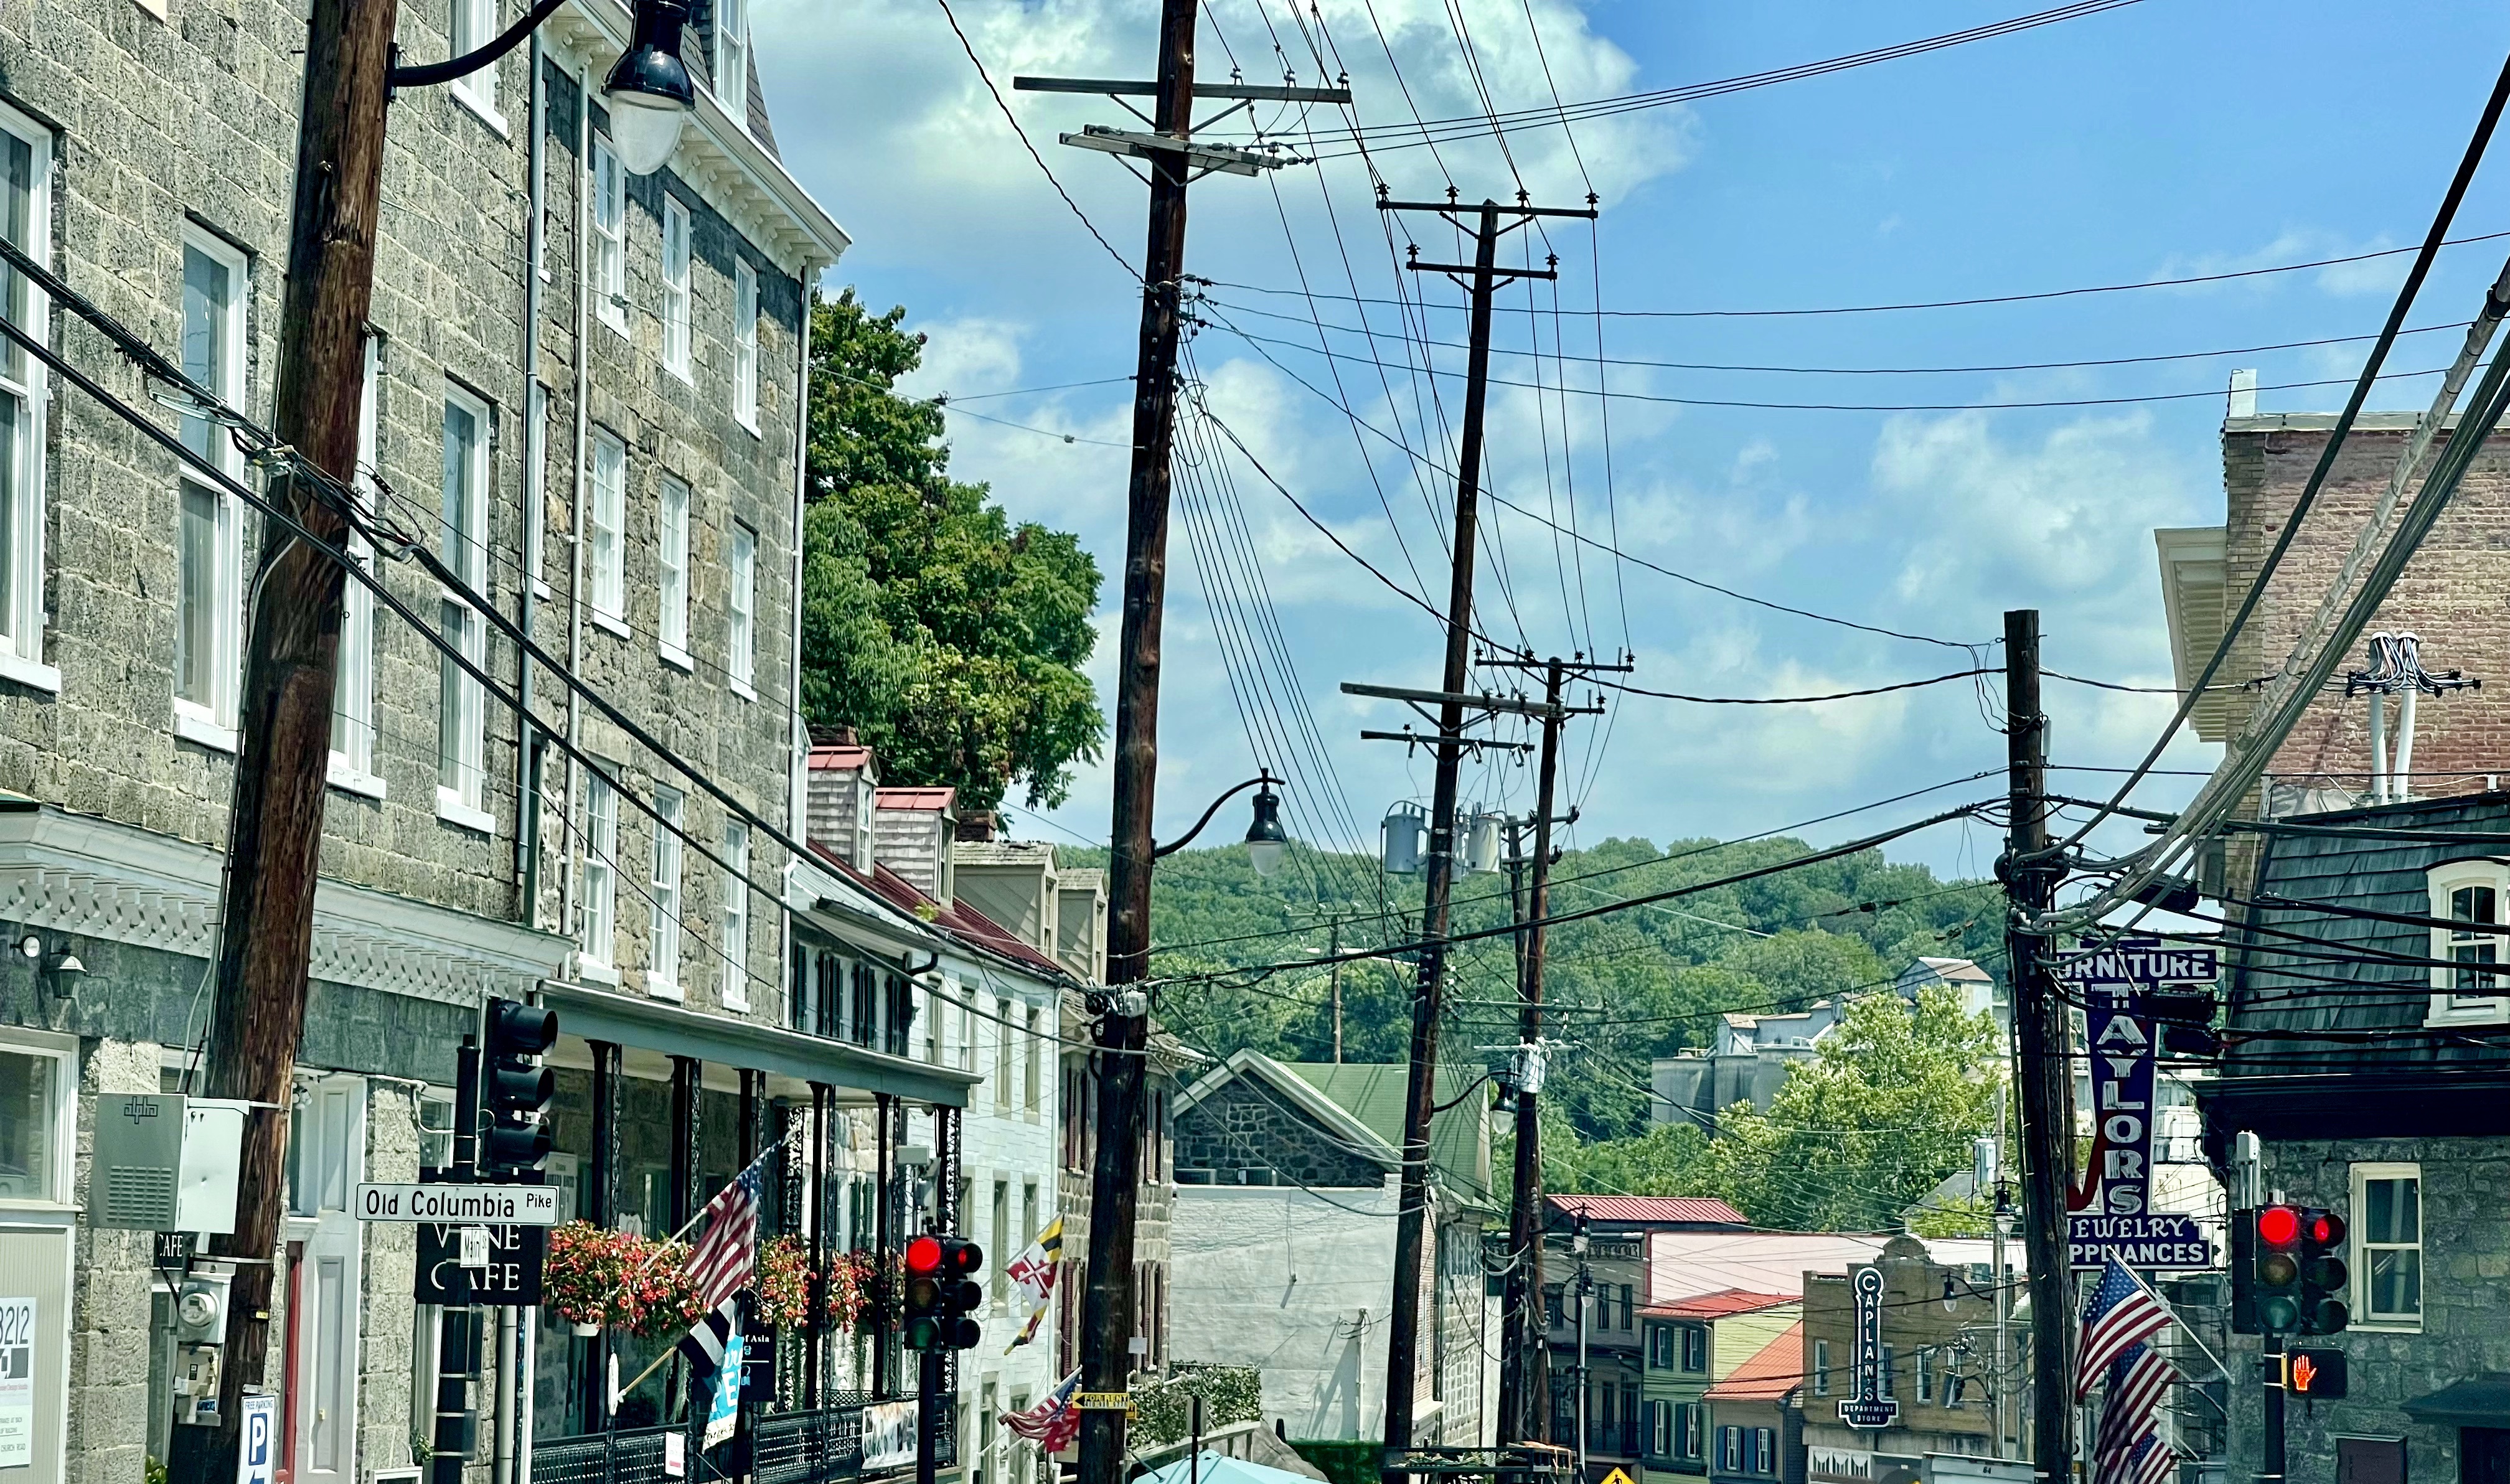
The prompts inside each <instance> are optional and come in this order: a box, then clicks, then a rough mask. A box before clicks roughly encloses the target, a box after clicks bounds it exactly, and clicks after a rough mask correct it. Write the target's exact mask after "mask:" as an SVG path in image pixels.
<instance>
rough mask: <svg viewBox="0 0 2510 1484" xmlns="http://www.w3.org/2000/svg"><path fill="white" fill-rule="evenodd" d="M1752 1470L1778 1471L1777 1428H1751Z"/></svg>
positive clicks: (1762, 1471) (1761, 1471) (1755, 1471)
mask: <svg viewBox="0 0 2510 1484" xmlns="http://www.w3.org/2000/svg"><path fill="white" fill-rule="evenodd" d="M1752 1471H1753V1472H1754V1473H1776V1472H1777V1471H1778V1429H1777V1428H1775V1427H1754V1428H1753V1429H1752Z"/></svg>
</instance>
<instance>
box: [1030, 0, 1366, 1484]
mask: <svg viewBox="0 0 2510 1484" xmlns="http://www.w3.org/2000/svg"><path fill="white" fill-rule="evenodd" d="M1196 14H1197V7H1196V0H1160V66H1159V77H1158V79H1157V80H1156V81H1155V82H1147V83H1144V82H1111V81H1104V80H1099V79H1089V78H1041V77H1020V78H1014V79H1012V84H1011V85H1012V86H1013V87H1014V88H1017V89H1021V90H1023V91H1028V92H1043V93H1103V94H1106V95H1109V96H1112V97H1115V98H1117V99H1118V100H1119V101H1122V99H1123V98H1124V97H1126V96H1136V97H1138V96H1142V95H1149V96H1151V97H1152V98H1153V99H1154V102H1153V104H1152V120H1151V127H1152V131H1153V132H1152V133H1134V132H1130V131H1119V130H1109V129H1094V128H1093V129H1088V130H1084V131H1083V132H1082V133H1078V134H1070V133H1068V134H1065V135H1063V142H1065V143H1067V144H1074V145H1079V146H1081V147H1084V148H1087V149H1094V150H1099V151H1103V152H1105V153H1109V154H1115V155H1122V156H1129V157H1132V158H1134V159H1138V160H1140V161H1141V162H1142V163H1143V164H1144V165H1145V166H1147V167H1148V170H1149V174H1150V184H1151V222H1150V238H1149V243H1148V246H1147V247H1146V248H1145V250H1144V252H1143V257H1142V325H1141V334H1140V345H1139V349H1138V352H1137V355H1136V359H1135V374H1134V377H1133V450H1132V468H1131V474H1130V476H1129V479H1128V480H1127V483H1126V489H1125V523H1124V611H1123V620H1122V629H1121V630H1120V633H1119V635H1118V638H1117V643H1116V757H1115V775H1116V777H1115V818H1114V827H1113V829H1112V830H1111V831H1110V832H1109V837H1108V844H1109V850H1108V882H1107V889H1108V896H1109V902H1108V912H1107V983H1108V987H1109V989H1111V990H1113V991H1116V993H1114V994H1111V995H1109V996H1106V997H1103V1002H1102V1003H1101V1004H1099V1005H1097V1006H1095V1007H1093V1008H1095V1009H1096V1011H1097V1019H1096V1021H1095V1023H1094V1025H1093V1027H1092V1038H1093V1040H1094V1041H1095V1042H1096V1044H1097V1047H1098V1055H1097V1062H1098V1071H1097V1077H1098V1130H1097V1132H1098V1152H1097V1158H1096V1159H1095V1161H1092V1167H1091V1170H1090V1179H1089V1238H1088V1257H1087V1262H1086V1265H1085V1269H1084V1274H1085V1275H1084V1287H1083V1290H1082V1320H1081V1327H1082V1335H1081V1357H1082V1388H1081V1389H1082V1390H1083V1391H1084V1392H1085V1393H1088V1395H1090V1396H1092V1397H1095V1396H1105V1395H1108V1394H1111V1393H1115V1392H1121V1391H1122V1390H1123V1389H1125V1386H1126V1383H1127V1381H1128V1380H1129V1378H1130V1377H1131V1375H1132V1369H1133V1357H1132V1352H1131V1346H1130V1343H1129V1342H1130V1341H1131V1340H1132V1338H1133V1335H1134V1333H1135V1330H1134V1325H1135V1321H1136V1314H1135V1296H1134V1291H1133V1220H1134V1203H1135V1195H1136V1191H1137V1188H1138V1187H1139V1185H1140V1181H1141V1156H1142V1140H1143V1137H1144V1120H1143V1117H1142V1114H1143V1108H1144V1102H1145V1098H1146V1096H1147V1091H1146V1086H1147V1081H1148V1077H1147V1072H1146V1069H1145V1068H1144V1065H1143V1063H1144V1060H1145V1056H1144V1052H1145V1051H1146V1049H1147V1048H1148V1046H1149V1043H1150V1021H1151V1017H1150V1004H1149V1001H1148V1000H1147V999H1146V998H1145V997H1143V996H1142V995H1140V994H1138V993H1125V992H1123V991H1124V987H1125V986H1126V985H1129V984H1132V983H1134V982H1135V981H1137V980H1139V979H1142V978H1144V977H1146V976H1148V974H1149V972H1150V951H1151V862H1152V856H1153V850H1154V847H1153V844H1152V839H1151V823H1152V815H1153V812H1154V808H1155V804H1156V785H1157V781H1158V775H1159V727H1160V617H1161V610H1162V607H1163V605H1164V602H1165V599H1166V591H1167V563H1168V554H1167V553H1168V487H1169V473H1170V450H1171V448H1172V447H1173V445H1174V441H1175V430H1176V361H1177V331H1178V324H1179V322H1180V319H1181V311H1182V301H1183V289H1184V273H1185V197H1186V186H1187V185H1188V184H1189V183H1190V182H1191V181H1192V180H1193V179H1194V178H1195V177H1196V175H1198V174H1199V173H1201V172H1204V171H1227V172H1229V173H1232V174H1244V175H1251V174H1254V173H1255V172H1256V171H1259V170H1266V169H1274V168H1277V167H1278V166H1279V165H1281V164H1284V163H1287V162H1286V161H1285V160H1284V159H1282V158H1281V157H1278V156H1272V155H1265V154H1259V153H1257V152H1255V151H1251V150H1243V149H1236V148H1231V147H1228V146H1208V145H1200V144H1197V143H1195V142H1194V139H1193V135H1194V104H1195V97H1196V89H1195V81H1194V42H1195V19H1196ZM1203 95H1204V96H1207V97H1211V96H1217V97H1234V98H1253V97H1264V98H1272V99H1278V100H1281V101H1292V102H1323V103H1348V102H1350V90H1348V89H1341V88H1283V87H1265V88H1253V87H1246V86H1242V85H1237V84H1232V85H1229V86H1226V87H1221V88H1212V89H1205V90H1203ZM1128 106H1129V105H1128ZM1123 1461H1124V1412H1123V1410H1122V1408H1121V1407H1107V1406H1089V1405H1087V1404H1086V1403H1085V1402H1084V1405H1083V1408H1082V1413H1081V1484H1120V1481H1121V1480H1122V1477H1123V1467H1124V1462H1123Z"/></svg>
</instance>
